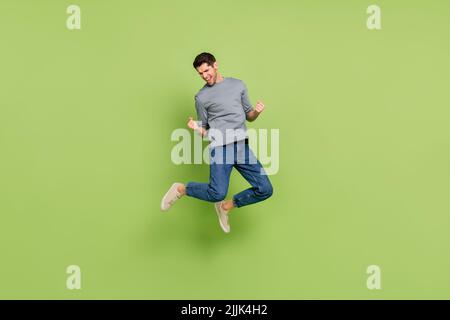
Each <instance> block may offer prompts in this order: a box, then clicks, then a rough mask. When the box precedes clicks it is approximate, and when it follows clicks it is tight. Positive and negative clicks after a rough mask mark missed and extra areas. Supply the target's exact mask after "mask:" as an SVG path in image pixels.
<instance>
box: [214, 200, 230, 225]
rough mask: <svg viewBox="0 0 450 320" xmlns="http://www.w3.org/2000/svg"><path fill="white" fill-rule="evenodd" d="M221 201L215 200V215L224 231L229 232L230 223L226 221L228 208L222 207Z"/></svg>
mask: <svg viewBox="0 0 450 320" xmlns="http://www.w3.org/2000/svg"><path fill="white" fill-rule="evenodd" d="M222 203H223V201H220V202H216V203H215V204H214V206H215V207H216V212H217V217H218V218H219V223H220V227H221V228H222V230H223V231H224V232H225V233H229V232H230V231H231V230H230V229H231V228H230V223H229V222H228V210H224V209H223V208H222Z"/></svg>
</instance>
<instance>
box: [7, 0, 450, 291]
mask: <svg viewBox="0 0 450 320" xmlns="http://www.w3.org/2000/svg"><path fill="white" fill-rule="evenodd" d="M70 4H77V5H79V6H80V8H81V30H74V31H71V30H68V29H67V28H66V19H67V17H68V16H69V15H68V14H67V13H66V9H67V7H68V6H69V5H70ZM371 4H377V5H379V6H380V7H381V10H382V29H381V30H378V31H370V30H368V29H367V27H366V20H367V17H368V14H367V13H366V9H367V7H368V6H369V5H371ZM449 15H450V2H448V1H446V0H445V1H444V0H442V1H437V0H435V1H425V0H423V1H411V0H408V1H406V0H405V1H376V2H374V1H362V0H358V1H356V0H354V1H324V0H322V1H317V0H315V1H312V0H311V1H299V0H295V1H278V0H277V1H275V0H274V1H260V0H254V1H242V0H239V1H207V2H205V1H191V0H190V1H186V0H183V1H181V0H177V1H162V0H161V1H144V0H141V1H106V0H97V1H87V0H76V1H56V0H53V1H49V0H46V1H44V0H42V1H39V2H37V1H31V0H29V1H24V0H21V1H15V0H2V1H1V3H0V20H1V26H2V27H1V28H0V39H1V41H2V48H1V51H0V57H1V59H0V66H1V68H0V72H1V77H0V85H1V90H0V104H1V105H0V152H1V155H0V214H1V215H0V218H1V221H0V249H1V251H0V252H1V260H0V261H1V262H0V298H3V299H16V298H23V299H94V298H95V299H306V298H308V299H319V298H322V299H349V298H357V299H394V298H412V299H415V298H426V299H428V298H438V299H448V298H450V255H449V252H450V232H449V231H450V214H449V213H450V210H449V209H450V204H449V200H448V193H449V189H450V188H449V178H450V169H449V163H450V151H449V145H450V129H449V127H448V119H449V117H450V111H449V105H450V97H449V92H448V89H449V83H450V81H449V80H450V76H449V72H450V61H449V56H450V44H449V30H450V19H449ZM202 51H210V52H212V53H214V54H215V55H216V57H217V59H218V62H219V67H220V70H221V71H222V73H223V75H224V76H232V77H236V78H240V79H242V80H244V81H245V82H246V84H247V86H248V89H249V94H250V99H251V100H252V102H253V103H255V102H256V100H259V99H261V100H263V101H264V102H265V104H266V111H265V112H264V113H263V114H262V116H261V117H260V118H259V119H258V120H257V121H255V122H253V123H251V124H249V125H248V126H249V127H250V128H267V129H279V130H280V168H279V172H278V173H277V174H276V175H273V176H270V178H271V181H272V183H273V186H274V195H273V197H272V198H270V199H268V200H267V201H265V202H262V203H259V204H256V205H253V206H248V207H245V208H242V209H239V210H236V211H234V212H233V214H232V216H231V228H232V232H231V233H230V234H228V235H227V234H224V233H223V232H222V231H221V229H220V227H219V225H218V222H217V217H216V214H215V212H214V209H213V205H212V204H211V203H207V202H202V201H199V200H197V199H193V198H185V199H182V200H181V201H180V202H178V203H177V204H176V205H175V206H174V207H173V209H172V210H171V211H169V212H168V213H161V212H160V211H159V205H160V200H161V197H162V195H163V194H164V193H165V191H166V190H167V188H168V187H169V186H170V185H171V184H172V183H173V182H175V181H180V182H187V181H205V182H206V181H207V179H208V175H209V172H208V166H207V165H206V164H203V165H180V166H177V165H175V164H173V163H172V162H171V160H170V152H171V150H172V147H173V146H174V145H175V144H176V143H175V142H172V141H171V140H170V135H171V133H172V131H173V130H174V129H176V128H185V127H186V122H187V118H188V117H189V116H191V115H194V116H195V109H194V104H193V97H194V95H195V93H196V92H197V91H198V90H199V88H200V87H201V86H202V85H203V82H202V80H201V79H200V78H199V76H198V74H196V72H195V70H194V69H193V68H192V61H193V59H194V57H195V55H196V54H197V53H199V52H202ZM231 181H232V183H231V185H230V190H229V196H231V195H232V194H234V193H236V192H238V191H240V190H242V189H244V188H247V186H248V185H247V183H246V182H245V180H244V179H243V178H242V177H241V176H240V175H239V174H237V173H236V172H234V173H233V175H232V180H231ZM72 264H75V265H78V266H80V267H81V277H82V278H81V283H82V284H81V285H82V289H81V290H68V289H67V288H66V278H67V276H68V275H67V274H66V268H67V266H69V265H72ZM369 265H378V266H380V268H381V285H382V289H381V290H368V288H367V287H366V280H367V277H368V275H367V274H366V269H367V267H368V266H369Z"/></svg>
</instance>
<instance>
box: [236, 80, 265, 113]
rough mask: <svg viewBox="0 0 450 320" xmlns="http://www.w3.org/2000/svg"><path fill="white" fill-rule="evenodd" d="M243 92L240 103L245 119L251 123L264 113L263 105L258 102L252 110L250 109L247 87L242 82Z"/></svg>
mask: <svg viewBox="0 0 450 320" xmlns="http://www.w3.org/2000/svg"><path fill="white" fill-rule="evenodd" d="M242 84H243V90H242V93H241V101H242V107H243V108H244V112H245V118H246V119H247V121H249V122H252V121H255V120H256V118H258V116H259V114H260V113H261V112H263V111H264V103H262V102H261V101H258V102H257V103H256V105H255V107H254V108H252V104H251V103H250V99H249V98H248V91H247V86H246V85H245V84H244V83H243V82H242Z"/></svg>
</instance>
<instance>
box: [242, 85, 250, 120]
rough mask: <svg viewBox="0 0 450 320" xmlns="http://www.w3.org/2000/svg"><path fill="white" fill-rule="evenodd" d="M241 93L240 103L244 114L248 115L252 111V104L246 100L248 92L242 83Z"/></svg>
mask: <svg viewBox="0 0 450 320" xmlns="http://www.w3.org/2000/svg"><path fill="white" fill-rule="evenodd" d="M242 86H243V89H242V92H241V101H242V107H243V108H244V111H245V113H248V112H250V111H252V110H253V107H252V104H251V102H250V99H249V98H248V91H247V86H246V85H245V83H244V82H242Z"/></svg>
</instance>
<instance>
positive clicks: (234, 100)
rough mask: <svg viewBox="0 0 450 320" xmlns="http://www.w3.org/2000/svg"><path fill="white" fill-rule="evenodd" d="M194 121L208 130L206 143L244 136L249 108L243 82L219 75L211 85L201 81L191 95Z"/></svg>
mask: <svg viewBox="0 0 450 320" xmlns="http://www.w3.org/2000/svg"><path fill="white" fill-rule="evenodd" d="M195 108H196V110H197V118H198V120H199V121H198V124H199V125H200V126H202V127H203V128H205V129H206V130H208V139H209V140H210V142H211V144H210V147H216V146H221V145H225V144H228V143H232V142H234V141H240V140H244V139H245V138H247V137H248V136H247V127H246V125H245V121H246V118H245V115H246V113H247V112H250V111H252V110H253V108H252V104H251V103H250V101H249V98H248V93H247V87H246V86H245V84H244V82H243V81H241V80H239V79H235V78H223V80H222V81H221V82H218V83H216V84H214V85H212V86H209V85H207V84H205V85H204V86H203V88H201V89H200V91H199V92H198V93H197V94H196V96H195Z"/></svg>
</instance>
